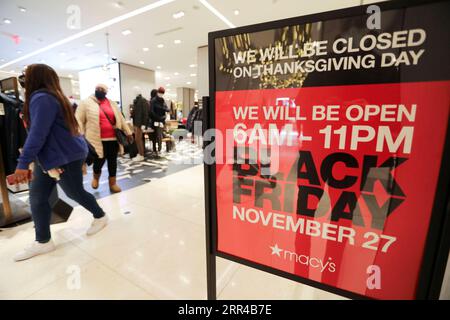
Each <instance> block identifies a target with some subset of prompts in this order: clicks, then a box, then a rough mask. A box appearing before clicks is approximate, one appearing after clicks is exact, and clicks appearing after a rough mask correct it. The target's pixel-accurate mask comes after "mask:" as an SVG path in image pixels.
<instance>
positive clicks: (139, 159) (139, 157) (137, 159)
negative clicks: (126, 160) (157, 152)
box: [133, 154, 145, 162]
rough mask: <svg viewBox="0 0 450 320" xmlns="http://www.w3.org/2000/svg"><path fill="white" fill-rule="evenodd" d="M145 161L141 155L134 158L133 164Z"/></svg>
mask: <svg viewBox="0 0 450 320" xmlns="http://www.w3.org/2000/svg"><path fill="white" fill-rule="evenodd" d="M144 160H145V158H144V157H143V156H141V155H140V154H138V155H137V156H136V157H134V158H133V162H141V161H144Z"/></svg>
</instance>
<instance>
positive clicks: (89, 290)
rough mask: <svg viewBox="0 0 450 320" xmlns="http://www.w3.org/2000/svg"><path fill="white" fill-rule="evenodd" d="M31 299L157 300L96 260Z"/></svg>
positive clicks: (71, 271) (75, 270) (74, 270)
mask: <svg viewBox="0 0 450 320" xmlns="http://www.w3.org/2000/svg"><path fill="white" fill-rule="evenodd" d="M78 275H79V278H78ZM28 299H41V300H42V299H71V300H72V299H73V300H79V299H97V300H104V299H108V300H127V299H132V300H135V299H137V300H152V299H155V298H154V297H153V296H151V295H150V294H148V293H147V292H145V290H143V289H141V288H139V287H138V286H135V285H134V284H132V283H130V282H129V281H127V280H125V279H124V278H122V277H121V276H119V275H118V274H117V273H115V272H114V271H111V270H110V269H109V268H107V267H105V266H104V265H103V264H101V263H99V262H96V261H92V262H91V263H89V264H87V265H84V266H83V267H81V268H80V269H72V270H70V273H68V274H66V276H64V277H62V278H60V279H59V280H57V281H55V282H53V283H52V284H50V285H49V286H46V287H45V288H43V289H41V290H39V291H38V292H36V293H34V294H33V295H31V296H30V297H28Z"/></svg>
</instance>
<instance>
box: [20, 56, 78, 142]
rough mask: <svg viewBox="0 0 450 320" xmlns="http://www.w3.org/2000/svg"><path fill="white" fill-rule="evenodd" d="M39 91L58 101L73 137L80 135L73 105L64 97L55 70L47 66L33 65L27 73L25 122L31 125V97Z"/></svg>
mask: <svg viewBox="0 0 450 320" xmlns="http://www.w3.org/2000/svg"><path fill="white" fill-rule="evenodd" d="M37 90H43V91H46V92H48V93H49V94H51V95H53V96H54V97H55V98H56V99H57V100H58V102H59V103H60V105H61V107H62V111H63V116H64V121H65V123H66V126H67V128H68V129H69V131H70V133H71V134H72V135H74V136H76V135H79V134H80V131H79V125H78V122H77V119H76V118H75V114H74V112H73V108H72V104H71V103H70V101H69V99H68V98H67V97H66V96H65V95H64V93H63V91H62V89H61V85H60V84H59V78H58V75H57V74H56V72H55V70H53V68H52V67H50V66H48V65H46V64H31V65H29V66H28V67H27V69H26V71H25V104H24V107H23V114H24V119H25V121H26V122H27V123H28V124H30V97H31V95H32V94H33V93H34V92H35V91H37Z"/></svg>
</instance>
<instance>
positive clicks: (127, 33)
mask: <svg viewBox="0 0 450 320" xmlns="http://www.w3.org/2000/svg"><path fill="white" fill-rule="evenodd" d="M122 34H123V35H124V36H128V35H129V34H131V30H130V29H127V30H123V31H122Z"/></svg>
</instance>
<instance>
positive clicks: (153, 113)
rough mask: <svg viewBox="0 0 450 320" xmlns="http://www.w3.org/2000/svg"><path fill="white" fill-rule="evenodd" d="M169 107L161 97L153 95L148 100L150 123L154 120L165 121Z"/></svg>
mask: <svg viewBox="0 0 450 320" xmlns="http://www.w3.org/2000/svg"><path fill="white" fill-rule="evenodd" d="M169 111H170V110H169V107H167V105H166V102H165V101H164V99H163V98H160V97H154V98H153V99H152V100H151V101H150V119H151V125H152V127H153V126H154V125H153V124H154V123H155V122H162V123H165V122H166V113H167V112H169Z"/></svg>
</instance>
